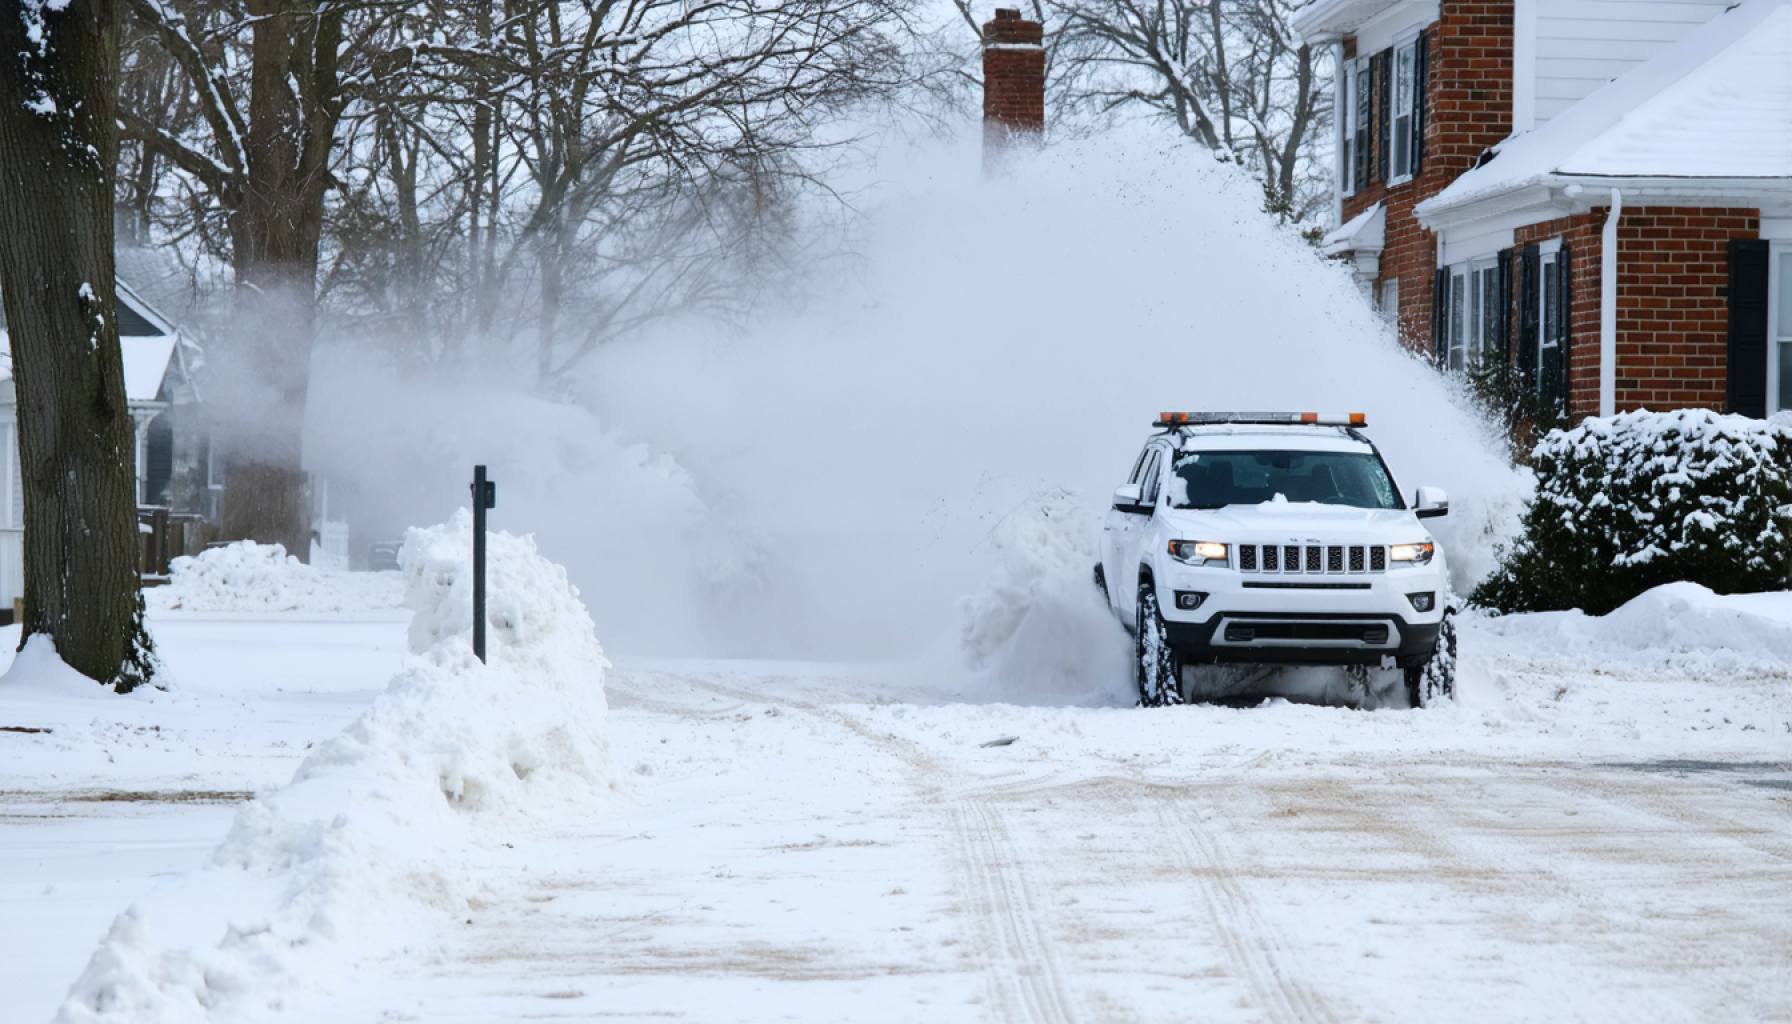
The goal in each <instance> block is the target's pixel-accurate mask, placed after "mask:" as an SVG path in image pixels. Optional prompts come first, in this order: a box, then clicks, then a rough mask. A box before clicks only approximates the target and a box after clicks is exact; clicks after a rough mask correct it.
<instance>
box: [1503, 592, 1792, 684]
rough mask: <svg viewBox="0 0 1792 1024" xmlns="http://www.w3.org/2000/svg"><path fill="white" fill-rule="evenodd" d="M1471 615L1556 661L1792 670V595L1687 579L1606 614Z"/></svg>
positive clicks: (1664, 668)
mask: <svg viewBox="0 0 1792 1024" xmlns="http://www.w3.org/2000/svg"><path fill="white" fill-rule="evenodd" d="M1470 615H1471V621H1472V623H1473V628H1474V629H1475V630H1477V631H1478V632H1480V633H1484V634H1487V635H1490V636H1495V637H1500V638H1503V639H1505V640H1508V641H1512V643H1511V644H1509V645H1508V646H1509V648H1510V649H1512V650H1514V651H1523V650H1528V651H1532V652H1535V654H1536V656H1537V657H1539V658H1541V657H1545V656H1547V657H1548V658H1549V659H1551V660H1552V661H1556V662H1567V663H1570V664H1574V663H1578V664H1580V665H1582V666H1588V667H1595V668H1617V667H1620V666H1621V667H1623V668H1624V669H1627V670H1635V669H1638V668H1642V669H1646V670H1648V671H1650V672H1652V673H1653V672H1659V673H1660V674H1664V675H1673V674H1690V675H1696V676H1700V677H1704V678H1707V679H1713V678H1715V677H1717V676H1718V675H1720V674H1726V675H1746V676H1763V677H1769V678H1780V679H1786V678H1788V673H1789V672H1792V668H1788V666H1792V591H1774V592H1768V593H1758V594H1729V595H1723V594H1716V593H1713V592H1712V591H1711V590H1709V589H1708V588H1706V587H1702V586H1700V585H1698V584H1697V583H1685V582H1681V583H1669V584H1665V585H1663V586H1659V587H1656V588H1654V589H1652V590H1649V591H1647V592H1646V593H1643V594H1642V595H1640V596H1638V597H1636V598H1634V599H1632V600H1630V601H1629V602H1627V603H1625V604H1624V605H1623V606H1622V607H1620V608H1618V609H1616V610H1615V611H1613V612H1611V613H1610V614H1608V615H1602V616H1596V615H1588V614H1586V613H1584V612H1581V611H1563V612H1537V613H1532V614H1525V615H1507V616H1499V617H1491V616H1483V615H1481V614H1479V613H1470Z"/></svg>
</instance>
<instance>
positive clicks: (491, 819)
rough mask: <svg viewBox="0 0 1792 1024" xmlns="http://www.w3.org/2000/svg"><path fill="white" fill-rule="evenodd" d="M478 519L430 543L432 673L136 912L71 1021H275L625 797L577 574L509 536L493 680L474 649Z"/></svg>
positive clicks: (390, 696)
mask: <svg viewBox="0 0 1792 1024" xmlns="http://www.w3.org/2000/svg"><path fill="white" fill-rule="evenodd" d="M471 533H472V531H471V528H470V524H469V517H468V515H467V514H466V513H465V512H464V511H463V512H461V513H460V514H459V515H458V516H457V517H456V518H455V519H454V520H453V521H452V522H450V523H448V524H447V525H444V526H438V527H435V528H433V529H428V530H412V531H411V532H410V534H409V536H408V537H407V539H406V541H405V546H404V550H403V552H402V553H401V555H400V561H401V562H402V564H403V565H404V567H405V578H406V582H407V584H408V587H407V590H408V599H409V601H410V604H411V606H412V608H413V610H414V611H415V615H414V618H413V620H412V621H413V627H412V630H411V640H412V650H413V654H414V657H413V658H412V659H411V662H410V665H409V667H408V668H407V669H406V670H405V671H404V672H402V673H400V674H399V675H398V676H397V677H396V678H395V679H393V680H392V683H391V685H390V686H389V687H388V688H387V690H386V691H385V692H384V693H383V694H381V695H380V696H379V697H378V698H377V699H376V700H375V701H374V703H373V705H372V706H371V707H370V708H369V709H368V710H367V712H366V713H365V714H363V715H362V716H361V717H360V718H359V719H357V720H356V721H355V722H354V723H353V724H351V725H350V726H349V727H348V728H347V729H346V730H344V731H343V732H342V734H341V735H339V736H336V737H335V738H333V739H330V740H328V741H326V742H324V743H322V744H320V745H319V746H318V748H317V749H316V750H315V751H314V752H313V753H312V754H311V755H310V756H309V757H307V758H306V759H305V760H304V762H303V763H302V764H300V766H299V768H298V771H297V772H296V774H295V775H294V776H293V780H292V782H291V783H290V784H288V785H287V786H286V787H284V788H283V789H280V790H278V791H276V792H274V793H271V794H263V795H259V796H258V797H257V798H256V799H255V800H254V801H252V802H250V803H247V804H245V805H243V807H242V809H241V811H239V812H238V814H237V818H236V822H235V824H234V826H233V827H232V829H231V831H230V835H229V837H228V838H227V839H226V840H225V841H224V843H223V845H221V846H220V847H218V849H217V850H216V851H215V852H214V854H213V857H212V863H211V864H210V865H209V866H207V867H205V868H203V869H201V870H199V871H197V872H194V873H192V874H190V875H186V876H181V877H177V878H175V879H173V880H171V881H170V882H169V883H168V884H166V885H164V886H162V887H161V888H159V889H157V890H156V891H154V892H152V893H151V894H150V895H149V896H147V897H145V898H144V899H142V900H140V901H139V902H138V903H137V904H135V905H133V906H132V907H131V908H130V909H129V910H127V911H126V912H125V913H124V914H122V915H121V916H120V917H119V918H118V920H117V921H116V922H115V923H114V924H113V926H112V929H111V932H110V933H109V934H108V935H107V936H106V938H105V940H104V941H103V942H102V943H101V945H100V948H99V950H98V952H96V953H95V954H94V956H93V959H92V960H91V961H90V962H89V964H88V966H87V969H86V971H85V972H84V973H83V974H82V976H81V978H80V979H79V980H78V981H77V982H76V983H75V986H74V988H73V989H72V991H71V992H70V994H69V998H68V1001H67V1002H66V1003H65V1004H64V1005H63V1008H62V1012H61V1014H60V1015H59V1017H58V1020H59V1021H61V1022H65V1024H72V1022H97V1021H108V1022H109V1021H118V1022H124V1021H131V1022H133V1024H146V1022H176V1021H191V1022H198V1021H212V1020H245V1019H259V1018H260V1017H262V1016H265V1015H267V1014H268V1012H269V1011H270V1010H272V1009H275V1008H278V1007H280V1006H281V1005H283V1003H285V1002H287V1001H288V1000H289V999H290V997H292V996H293V995H294V990H295V987H299V988H302V987H303V984H304V982H305V981H306V980H307V979H315V980H317V981H318V982H321V983H323V984H325V985H327V984H328V983H329V980H330V977H331V975H332V974H333V973H334V972H338V971H341V970H344V969H345V968H346V965H347V964H349V963H352V962H353V961H354V960H356V959H358V958H360V957H365V956H369V955H377V954H379V953H381V952H384V951H386V950H388V949H390V948H392V947H393V946H394V945H395V944H397V943H401V942H412V941H415V937H416V936H418V935H426V934H430V933H431V932H433V931H435V930H437V928H438V927H439V925H440V923H441V922H443V921H446V920H456V919H462V918H465V917H466V916H467V914H468V913H469V908H470V907H471V906H473V905H474V904H475V903H476V902H477V901H478V899H479V898H480V896H481V895H482V894H483V890H482V884H481V881H480V879H481V878H482V875H483V872H482V871H481V869H480V864H481V858H493V857H499V858H502V857H515V856H518V854H516V853H515V852H513V851H511V849H510V848H511V846H512V845H515V844H519V843H521V842H523V841H524V840H525V839H526V837H527V836H528V835H529V832H530V829H531V827H532V826H533V825H535V824H537V823H538V822H541V821H544V820H546V819H547V817H548V816H549V813H548V812H550V811H551V810H553V809H555V808H561V807H565V806H569V805H571V806H579V807H582V808H583V807H589V806H591V805H592V803H593V802H594V801H598V800H601V799H602V798H603V797H604V796H605V795H606V794H607V792H608V786H609V774H608V764H607V758H608V755H607V746H606V740H605V727H604V722H605V702H604V692H603V675H604V672H605V670H606V669H607V667H608V666H607V663H606V662H605V660H604V656H603V652H602V650H601V649H600V648H599V646H598V643H597V639H596V637H595V636H594V635H593V631H592V625H591V619H590V616H589V615H588V614H587V613H586V611H585V607H584V605H583V604H582V603H580V601H579V597H578V592H577V591H576V590H574V589H573V587H572V586H571V585H570V584H569V583H568V582H567V580H566V574H565V572H564V571H563V570H562V569H561V568H560V567H559V566H557V565H554V564H552V563H550V562H548V561H546V560H545V559H543V558H542V557H541V556H540V555H539V554H537V553H536V551H535V544H534V541H533V540H532V539H531V538H528V537H514V536H510V535H507V534H502V533H494V534H491V535H490V542H489V548H488V566H489V572H490V579H489V584H490V586H491V588H492V598H493V601H492V608H493V613H492V619H493V626H494V628H493V629H492V630H491V633H490V637H489V641H490V642H489V643H488V645H487V647H488V652H487V653H488V656H489V659H490V661H489V664H481V663H480V662H479V661H478V660H477V659H475V658H474V657H473V656H472V653H471V651H470V650H469V644H468V639H467V633H468V632H469V631H470V628H471V623H470V605H469V600H470V599H469V587H470V577H471V567H470V565H469V558H468V552H469V550H470V547H471V541H472V537H471Z"/></svg>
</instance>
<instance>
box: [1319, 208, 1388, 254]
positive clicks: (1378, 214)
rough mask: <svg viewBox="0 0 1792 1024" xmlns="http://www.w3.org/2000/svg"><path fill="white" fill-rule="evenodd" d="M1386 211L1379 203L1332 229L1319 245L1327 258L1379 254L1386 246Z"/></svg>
mask: <svg viewBox="0 0 1792 1024" xmlns="http://www.w3.org/2000/svg"><path fill="white" fill-rule="evenodd" d="M1387 238H1388V211H1387V208H1386V207H1384V206H1382V204H1380V203H1376V204H1375V205H1373V206H1371V207H1369V208H1368V209H1367V210H1364V211H1363V212H1362V213H1359V214H1357V215H1356V216H1354V217H1352V218H1350V219H1349V220H1347V221H1345V222H1344V223H1343V224H1340V225H1339V226H1338V227H1336V228H1333V229H1332V231H1331V233H1330V234H1327V235H1326V236H1325V238H1324V240H1322V241H1321V242H1320V243H1319V250H1320V251H1321V252H1323V253H1325V254H1326V255H1327V256H1337V255H1341V254H1343V253H1347V252H1380V251H1381V250H1382V249H1383V248H1384V247H1385V246H1386V245H1387Z"/></svg>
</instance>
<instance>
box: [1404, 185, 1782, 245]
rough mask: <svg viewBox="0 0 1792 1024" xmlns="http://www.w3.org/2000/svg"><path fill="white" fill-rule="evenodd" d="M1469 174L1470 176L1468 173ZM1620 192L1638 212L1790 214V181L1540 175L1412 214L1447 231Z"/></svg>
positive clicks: (1425, 205) (1431, 203)
mask: <svg viewBox="0 0 1792 1024" xmlns="http://www.w3.org/2000/svg"><path fill="white" fill-rule="evenodd" d="M1471 173H1472V172H1471ZM1593 189H1622V190H1623V191H1624V193H1625V195H1626V196H1628V197H1629V198H1630V199H1631V200H1632V201H1633V202H1636V203H1637V204H1638V205H1644V206H1719V205H1722V206H1760V207H1764V208H1768V209H1775V208H1779V207H1786V208H1788V209H1792V177H1782V178H1665V177H1659V176H1656V177H1626V176H1621V175H1597V174H1553V173H1552V174H1545V175H1539V176H1537V177H1535V178H1530V179H1527V180H1524V181H1520V182H1514V183H1513V184H1511V185H1509V186H1506V187H1504V188H1499V189H1496V190H1493V191H1489V192H1483V193H1479V194H1477V195H1473V196H1467V197H1464V198H1462V199H1456V200H1452V201H1449V202H1441V203H1440V202H1439V201H1438V198H1439V197H1436V196H1434V197H1432V198H1430V199H1427V200H1425V201H1424V202H1422V203H1420V204H1418V206H1416V207H1414V208H1413V213H1414V214H1415V215H1416V216H1417V217H1418V220H1419V223H1420V224H1421V225H1423V226H1424V227H1426V228H1429V229H1430V230H1433V231H1436V230H1438V229H1439V228H1453V227H1457V226H1460V225H1462V224H1467V223H1470V222H1473V221H1477V220H1485V219H1487V218H1489V217H1494V216H1499V215H1502V214H1505V213H1509V212H1512V211H1515V210H1518V209H1522V208H1525V207H1529V206H1538V207H1541V206H1546V205H1555V204H1560V205H1563V206H1567V207H1573V206H1574V205H1576V203H1577V202H1578V203H1580V204H1583V205H1582V206H1581V208H1580V210H1579V211H1578V212H1582V213H1584V212H1586V207H1585V205H1584V204H1585V203H1586V200H1585V199H1584V198H1578V197H1580V196H1581V195H1582V192H1583V190H1593Z"/></svg>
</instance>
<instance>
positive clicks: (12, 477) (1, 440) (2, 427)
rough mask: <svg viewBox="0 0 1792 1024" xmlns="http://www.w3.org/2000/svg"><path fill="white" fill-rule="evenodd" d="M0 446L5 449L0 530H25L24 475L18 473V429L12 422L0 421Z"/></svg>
mask: <svg viewBox="0 0 1792 1024" xmlns="http://www.w3.org/2000/svg"><path fill="white" fill-rule="evenodd" d="M0 445H3V446H5V448H6V458H5V473H6V481H5V488H6V506H5V514H4V517H3V518H0V529H8V530H22V529H24V528H25V487H24V475H23V474H22V473H20V472H19V427H18V424H17V423H16V422H14V421H13V420H3V421H0Z"/></svg>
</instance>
